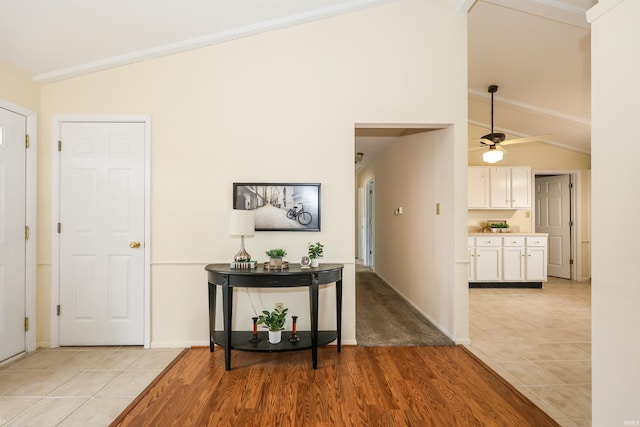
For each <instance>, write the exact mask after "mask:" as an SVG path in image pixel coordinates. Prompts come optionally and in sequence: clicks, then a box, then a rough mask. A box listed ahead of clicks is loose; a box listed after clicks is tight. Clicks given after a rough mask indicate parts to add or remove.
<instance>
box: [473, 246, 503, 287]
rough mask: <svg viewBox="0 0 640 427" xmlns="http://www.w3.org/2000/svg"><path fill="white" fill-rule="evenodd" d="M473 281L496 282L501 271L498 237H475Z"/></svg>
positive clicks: (500, 250) (500, 252)
mask: <svg viewBox="0 0 640 427" xmlns="http://www.w3.org/2000/svg"><path fill="white" fill-rule="evenodd" d="M475 243H476V245H475V249H474V255H475V280H476V281H479V282H482V281H484V282H487V281H490V282H491V281H498V280H500V278H501V275H502V274H501V270H502V243H501V239H500V238H499V237H476V242H475Z"/></svg>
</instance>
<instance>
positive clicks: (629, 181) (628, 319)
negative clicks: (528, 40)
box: [589, 0, 640, 426]
mask: <svg viewBox="0 0 640 427" xmlns="http://www.w3.org/2000/svg"><path fill="white" fill-rule="evenodd" d="M601 3H603V2H602V1H601ZM614 3H618V5H617V6H615V7H613V8H611V9H610V10H608V11H607V10H606V8H605V10H604V14H602V15H601V16H599V17H597V15H594V13H595V12H600V11H601V10H602V9H601V8H599V7H596V8H594V9H593V10H592V11H591V12H590V15H589V16H590V19H592V25H591V45H592V55H591V56H592V67H591V69H592V103H593V105H592V142H591V147H592V161H591V163H592V194H591V196H592V215H593V220H592V236H593V252H592V253H593V259H592V273H593V279H592V325H593V329H592V365H593V369H592V381H593V425H594V426H622V425H640V339H639V333H638V325H639V323H640V322H639V318H638V313H639V312H640V310H639V308H638V307H639V304H640V286H639V285H638V259H640V245H638V241H640V229H639V228H638V227H636V226H635V224H634V223H635V221H633V220H632V221H631V222H630V223H629V224H628V226H625V228H624V232H622V233H615V232H612V231H611V223H612V221H617V220H618V219H620V214H621V213H622V212H624V213H626V215H629V214H631V215H633V214H635V213H636V212H639V211H640V192H639V191H638V183H640V168H638V155H639V154H640V148H639V145H638V126H637V121H638V112H639V109H638V100H639V99H640V88H639V87H638V84H637V81H638V76H640V60H639V59H638V43H637V42H638V40H640V27H639V26H638V16H640V2H638V1H637V0H623V1H620V2H614ZM602 6H603V7H604V6H605V5H602ZM593 19H595V20H593ZM626 215H625V216H626ZM623 223H624V221H623Z"/></svg>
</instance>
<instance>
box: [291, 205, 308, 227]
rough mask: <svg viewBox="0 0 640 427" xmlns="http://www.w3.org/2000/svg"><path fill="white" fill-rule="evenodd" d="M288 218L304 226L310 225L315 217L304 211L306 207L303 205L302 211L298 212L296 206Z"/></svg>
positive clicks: (301, 206)
mask: <svg viewBox="0 0 640 427" xmlns="http://www.w3.org/2000/svg"><path fill="white" fill-rule="evenodd" d="M287 218H289V219H293V220H296V219H297V220H298V222H299V223H300V224H302V225H309V224H311V220H312V219H313V216H312V215H311V214H310V213H309V212H307V211H305V210H304V205H303V204H302V203H301V204H300V210H298V207H297V206H294V207H292V208H291V209H289V210H288V211H287Z"/></svg>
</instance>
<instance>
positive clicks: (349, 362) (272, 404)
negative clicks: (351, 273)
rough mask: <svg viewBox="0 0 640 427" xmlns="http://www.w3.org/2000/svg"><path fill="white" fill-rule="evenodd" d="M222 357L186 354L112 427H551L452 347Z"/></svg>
mask: <svg viewBox="0 0 640 427" xmlns="http://www.w3.org/2000/svg"><path fill="white" fill-rule="evenodd" d="M318 363H319V366H318V369H317V370H313V369H312V368H311V363H310V356H309V353H308V352H292V353H283V354H268V353H248V352H240V351H236V352H233V354H232V370H231V371H225V370H224V354H223V352H222V351H216V352H214V353H210V352H209V350H208V348H195V349H190V350H189V351H188V352H186V353H185V354H184V355H182V357H181V358H180V360H178V361H177V362H175V363H174V364H173V366H172V367H171V368H170V369H169V370H167V371H166V372H164V374H163V376H162V377H161V378H159V379H158V380H157V381H156V382H155V384H153V386H151V387H149V388H148V389H147V390H146V391H145V394H144V395H142V396H141V397H139V399H137V400H136V403H135V405H132V406H131V407H129V408H128V409H127V411H125V412H124V413H123V414H122V415H121V416H120V417H119V418H118V419H117V420H116V421H114V423H113V424H112V426H113V427H116V426H122V427H124V426H136V427H139V426H157V425H162V426H270V425H281V426H313V427H316V426H367V427H369V426H420V427H422V426H515V425H517V426H522V427H526V426H532V427H533V426H535V427H546V426H549V427H551V426H557V425H558V424H556V423H555V422H554V421H553V420H552V419H551V418H550V417H549V416H547V415H546V414H545V413H544V412H543V411H542V410H540V409H539V408H537V407H536V406H535V405H533V404H532V403H531V402H530V401H529V400H527V399H526V398H525V397H524V396H523V395H522V394H520V393H519V392H518V391H517V390H515V389H514V388H513V387H512V386H511V385H509V384H508V383H507V382H505V381H504V380H503V379H502V378H500V377H499V376H498V375H497V374H495V372H493V371H491V370H490V369H489V368H488V367H487V366H486V365H485V364H484V363H482V362H481V361H479V360H478V359H477V358H476V357H475V356H474V355H472V354H471V353H470V352H469V351H467V350H466V349H464V348H463V347H460V346H444V347H353V346H343V349H342V352H341V353H337V352H336V351H335V347H322V348H320V349H319V357H318Z"/></svg>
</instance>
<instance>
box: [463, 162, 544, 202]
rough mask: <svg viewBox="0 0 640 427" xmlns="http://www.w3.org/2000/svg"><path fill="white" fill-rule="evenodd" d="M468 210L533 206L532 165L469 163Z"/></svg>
mask: <svg viewBox="0 0 640 427" xmlns="http://www.w3.org/2000/svg"><path fill="white" fill-rule="evenodd" d="M468 177H469V184H468V199H467V202H468V207H469V209H531V168H529V167H526V166H518V167H500V166H498V167H496V166H492V167H481V166H470V167H469V171H468Z"/></svg>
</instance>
